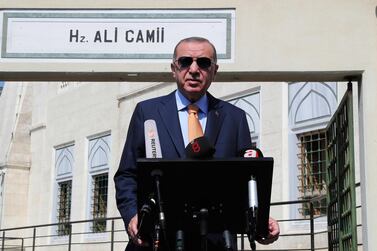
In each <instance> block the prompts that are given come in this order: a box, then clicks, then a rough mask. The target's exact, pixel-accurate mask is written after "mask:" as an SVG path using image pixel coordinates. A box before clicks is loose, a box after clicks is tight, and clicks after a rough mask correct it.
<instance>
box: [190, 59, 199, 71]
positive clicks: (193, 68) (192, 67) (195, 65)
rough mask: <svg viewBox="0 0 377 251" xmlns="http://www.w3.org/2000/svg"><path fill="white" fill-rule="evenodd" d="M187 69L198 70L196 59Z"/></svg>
mask: <svg viewBox="0 0 377 251" xmlns="http://www.w3.org/2000/svg"><path fill="white" fill-rule="evenodd" d="M189 70H190V73H195V72H198V70H199V66H198V64H197V63H196V60H194V61H192V63H191V65H190V69H189Z"/></svg>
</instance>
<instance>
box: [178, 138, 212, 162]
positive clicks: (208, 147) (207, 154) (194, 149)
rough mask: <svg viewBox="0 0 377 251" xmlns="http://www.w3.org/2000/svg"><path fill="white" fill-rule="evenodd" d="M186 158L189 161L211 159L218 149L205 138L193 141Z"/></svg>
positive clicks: (188, 147)
mask: <svg viewBox="0 0 377 251" xmlns="http://www.w3.org/2000/svg"><path fill="white" fill-rule="evenodd" d="M185 151H186V157H187V158H189V159H209V158H212V157H213V154H214V153H215V151H216V149H215V147H214V146H213V145H212V144H211V143H210V142H209V141H208V139H207V138H206V137H205V136H202V137H199V138H196V139H194V140H192V141H191V142H190V143H189V144H188V145H187V146H186V149H185Z"/></svg>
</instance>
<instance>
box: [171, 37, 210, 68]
mask: <svg viewBox="0 0 377 251" xmlns="http://www.w3.org/2000/svg"><path fill="white" fill-rule="evenodd" d="M188 42H199V43H208V44H209V45H211V47H212V49H213V55H212V57H213V61H214V62H215V63H217V52H216V48H215V46H214V45H213V44H212V43H211V42H210V41H209V40H208V39H206V38H203V37H188V38H184V39H182V40H181V41H179V42H178V44H177V45H176V46H175V48H174V54H173V61H174V60H175V59H176V57H177V48H178V46H179V45H180V44H182V43H188Z"/></svg>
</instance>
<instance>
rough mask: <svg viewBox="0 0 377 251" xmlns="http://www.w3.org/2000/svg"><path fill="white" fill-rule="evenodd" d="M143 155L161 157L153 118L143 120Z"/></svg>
mask: <svg viewBox="0 0 377 251" xmlns="http://www.w3.org/2000/svg"><path fill="white" fill-rule="evenodd" d="M144 138H145V155H146V157H147V158H162V153H161V145H160V138H159V137H158V131H157V125H156V121H155V120H154V119H148V120H146V121H144Z"/></svg>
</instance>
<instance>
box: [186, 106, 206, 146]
mask: <svg viewBox="0 0 377 251" xmlns="http://www.w3.org/2000/svg"><path fill="white" fill-rule="evenodd" d="M198 111H199V108H198V107H197V106H196V105H194V104H191V105H188V113H189V115H188V139H189V142H191V141H193V140H194V139H196V138H199V137H202V136H203V129H202V126H201V125H200V122H199V117H198Z"/></svg>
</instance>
